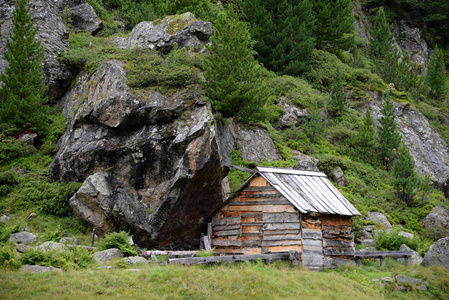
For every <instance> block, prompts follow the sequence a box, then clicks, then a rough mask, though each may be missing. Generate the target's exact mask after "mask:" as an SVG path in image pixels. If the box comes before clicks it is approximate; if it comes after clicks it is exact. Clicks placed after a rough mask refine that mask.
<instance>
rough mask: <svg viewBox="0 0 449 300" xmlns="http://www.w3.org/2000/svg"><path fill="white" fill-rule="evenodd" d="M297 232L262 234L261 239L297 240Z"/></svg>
mask: <svg viewBox="0 0 449 300" xmlns="http://www.w3.org/2000/svg"><path fill="white" fill-rule="evenodd" d="M299 239H300V237H299V234H282V235H264V236H263V237H262V240H263V241H284V240H299Z"/></svg>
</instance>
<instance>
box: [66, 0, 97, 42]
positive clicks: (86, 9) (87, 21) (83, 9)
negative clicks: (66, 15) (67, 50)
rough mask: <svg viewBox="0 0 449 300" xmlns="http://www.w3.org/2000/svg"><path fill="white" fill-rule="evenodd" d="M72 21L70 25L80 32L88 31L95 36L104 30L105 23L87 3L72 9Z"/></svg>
mask: <svg viewBox="0 0 449 300" xmlns="http://www.w3.org/2000/svg"><path fill="white" fill-rule="evenodd" d="M70 19H71V22H70V25H71V26H72V28H73V29H75V30H78V31H88V32H90V33H92V34H94V35H95V34H97V33H98V32H100V31H101V30H102V29H103V22H102V21H101V20H100V18H98V16H97V14H96V13H95V11H94V9H93V8H92V6H90V5H89V4H87V3H83V4H80V5H77V6H73V7H70Z"/></svg>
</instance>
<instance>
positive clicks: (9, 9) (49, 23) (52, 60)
mask: <svg viewBox="0 0 449 300" xmlns="http://www.w3.org/2000/svg"><path fill="white" fill-rule="evenodd" d="M14 5H15V1H1V2H0V20H1V23H0V24H1V29H0V32H1V34H0V72H4V70H5V68H6V66H7V65H8V63H7V61H6V60H5V58H4V56H3V53H4V51H5V47H6V40H7V38H8V35H9V31H10V29H11V26H12V20H11V18H12V14H13V12H14ZM29 5H30V8H31V14H32V20H33V23H34V24H35V25H36V28H37V37H38V38H39V39H41V41H42V45H43V46H44V48H45V57H44V62H43V66H44V73H45V75H46V77H47V85H48V91H47V96H48V97H49V99H50V100H56V99H58V98H59V97H61V96H62V95H63V93H64V92H65V90H66V88H67V87H68V86H69V85H70V82H71V79H72V74H71V73H70V71H69V70H68V68H67V66H65V65H64V64H62V63H60V62H59V61H58V56H60V55H61V54H62V52H64V51H65V50H67V49H68V47H69V42H68V38H69V32H68V30H67V28H66V27H65V25H64V23H63V21H62V19H61V17H60V15H59V10H58V8H57V7H56V6H55V5H54V3H53V1H43V0H30V1H29Z"/></svg>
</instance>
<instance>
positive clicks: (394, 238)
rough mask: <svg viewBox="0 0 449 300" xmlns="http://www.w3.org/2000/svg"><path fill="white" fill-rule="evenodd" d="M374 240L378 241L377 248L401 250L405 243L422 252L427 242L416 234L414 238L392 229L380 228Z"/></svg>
mask: <svg viewBox="0 0 449 300" xmlns="http://www.w3.org/2000/svg"><path fill="white" fill-rule="evenodd" d="M374 240H375V241H376V249H377V250H381V251H386V250H399V248H400V247H401V245H402V244H405V245H407V246H409V247H410V248H412V249H413V250H415V251H418V252H420V250H421V249H422V247H423V246H425V243H423V241H422V240H421V239H420V238H419V237H418V236H416V235H415V237H414V238H413V239H410V238H407V237H404V236H401V235H398V232H397V231H395V230H391V231H390V232H386V231H384V230H379V231H377V232H375V233H374Z"/></svg>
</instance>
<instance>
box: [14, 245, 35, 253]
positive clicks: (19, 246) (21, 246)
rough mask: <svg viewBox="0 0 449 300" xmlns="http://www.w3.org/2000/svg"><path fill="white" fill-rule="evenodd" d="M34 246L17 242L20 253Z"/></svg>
mask: <svg viewBox="0 0 449 300" xmlns="http://www.w3.org/2000/svg"><path fill="white" fill-rule="evenodd" d="M33 248H34V247H32V246H27V245H24V244H16V250H17V252H19V253H24V252H25V251H27V250H28V249H33Z"/></svg>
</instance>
